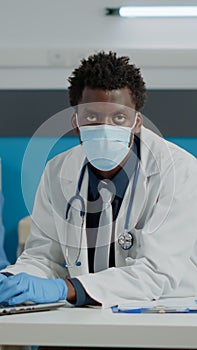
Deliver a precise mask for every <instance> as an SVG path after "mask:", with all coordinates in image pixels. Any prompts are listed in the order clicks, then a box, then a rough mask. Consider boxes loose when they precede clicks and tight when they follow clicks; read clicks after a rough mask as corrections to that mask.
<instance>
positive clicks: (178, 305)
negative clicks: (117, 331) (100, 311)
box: [112, 296, 197, 314]
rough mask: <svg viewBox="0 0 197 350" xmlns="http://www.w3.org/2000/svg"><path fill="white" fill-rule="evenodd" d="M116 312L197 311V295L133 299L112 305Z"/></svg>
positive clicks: (162, 312)
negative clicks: (151, 299) (149, 299)
mask: <svg viewBox="0 0 197 350" xmlns="http://www.w3.org/2000/svg"><path fill="white" fill-rule="evenodd" d="M112 311H113V312H114V313H132V314H135V313H136V314H137V313H138V314H139V313H143V314H144V313H149V314H150V313H159V314H165V313H197V296H196V297H190V298H166V299H165V298H161V299H159V300H153V301H142V300H141V301H140V300H133V301H131V302H128V303H125V304H122V305H115V306H112Z"/></svg>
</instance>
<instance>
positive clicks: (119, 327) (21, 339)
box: [0, 308, 197, 349]
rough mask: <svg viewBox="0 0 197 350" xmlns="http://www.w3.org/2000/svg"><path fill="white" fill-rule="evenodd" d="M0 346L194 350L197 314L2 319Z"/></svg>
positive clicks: (95, 312)
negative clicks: (178, 349)
mask: <svg viewBox="0 0 197 350" xmlns="http://www.w3.org/2000/svg"><path fill="white" fill-rule="evenodd" d="M0 344H2V345H4V344H9V345H12V344H15V345H19V344H20V345H57V346H58V345H59V346H63V345H65V346H66V345H67V346H97V347H131V348H132V347H145V348H180V349H181V348H182V349H183V348H185V349H188V348H196V349H197V314H181V315H180V314H179V315H178V314H165V315H163V314H162V315H158V314H156V315H155V314H148V315H147V314H146V315H144V314H129V315H128V314H113V313H112V311H111V310H110V309H106V310H101V309H91V308H71V309H67V308H60V309H58V310H55V311H45V312H35V313H31V314H18V315H11V316H2V317H0Z"/></svg>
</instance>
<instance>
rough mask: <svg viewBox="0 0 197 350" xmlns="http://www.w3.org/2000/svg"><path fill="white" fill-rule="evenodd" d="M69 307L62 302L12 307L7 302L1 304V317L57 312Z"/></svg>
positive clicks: (28, 303)
mask: <svg viewBox="0 0 197 350" xmlns="http://www.w3.org/2000/svg"><path fill="white" fill-rule="evenodd" d="M65 305H67V302H66V301H64V300H62V301H58V302H55V303H48V304H47V303H46V304H34V303H31V302H27V303H24V304H20V305H14V306H10V305H8V304H7V303H6V302H3V303H0V316H5V315H15V314H21V313H26V312H38V311H49V310H55V309H57V308H59V307H62V306H65Z"/></svg>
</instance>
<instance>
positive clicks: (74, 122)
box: [71, 112, 80, 137]
mask: <svg viewBox="0 0 197 350" xmlns="http://www.w3.org/2000/svg"><path fill="white" fill-rule="evenodd" d="M71 124H72V127H73V130H74V133H76V134H77V135H78V136H79V137H80V132H79V128H78V126H77V114H76V112H75V113H73V115H72V118H71Z"/></svg>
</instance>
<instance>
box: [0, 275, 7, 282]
mask: <svg viewBox="0 0 197 350" xmlns="http://www.w3.org/2000/svg"><path fill="white" fill-rule="evenodd" d="M5 278H7V277H6V276H5V275H3V274H2V273H0V283H1V281H3V280H4V279H5Z"/></svg>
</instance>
